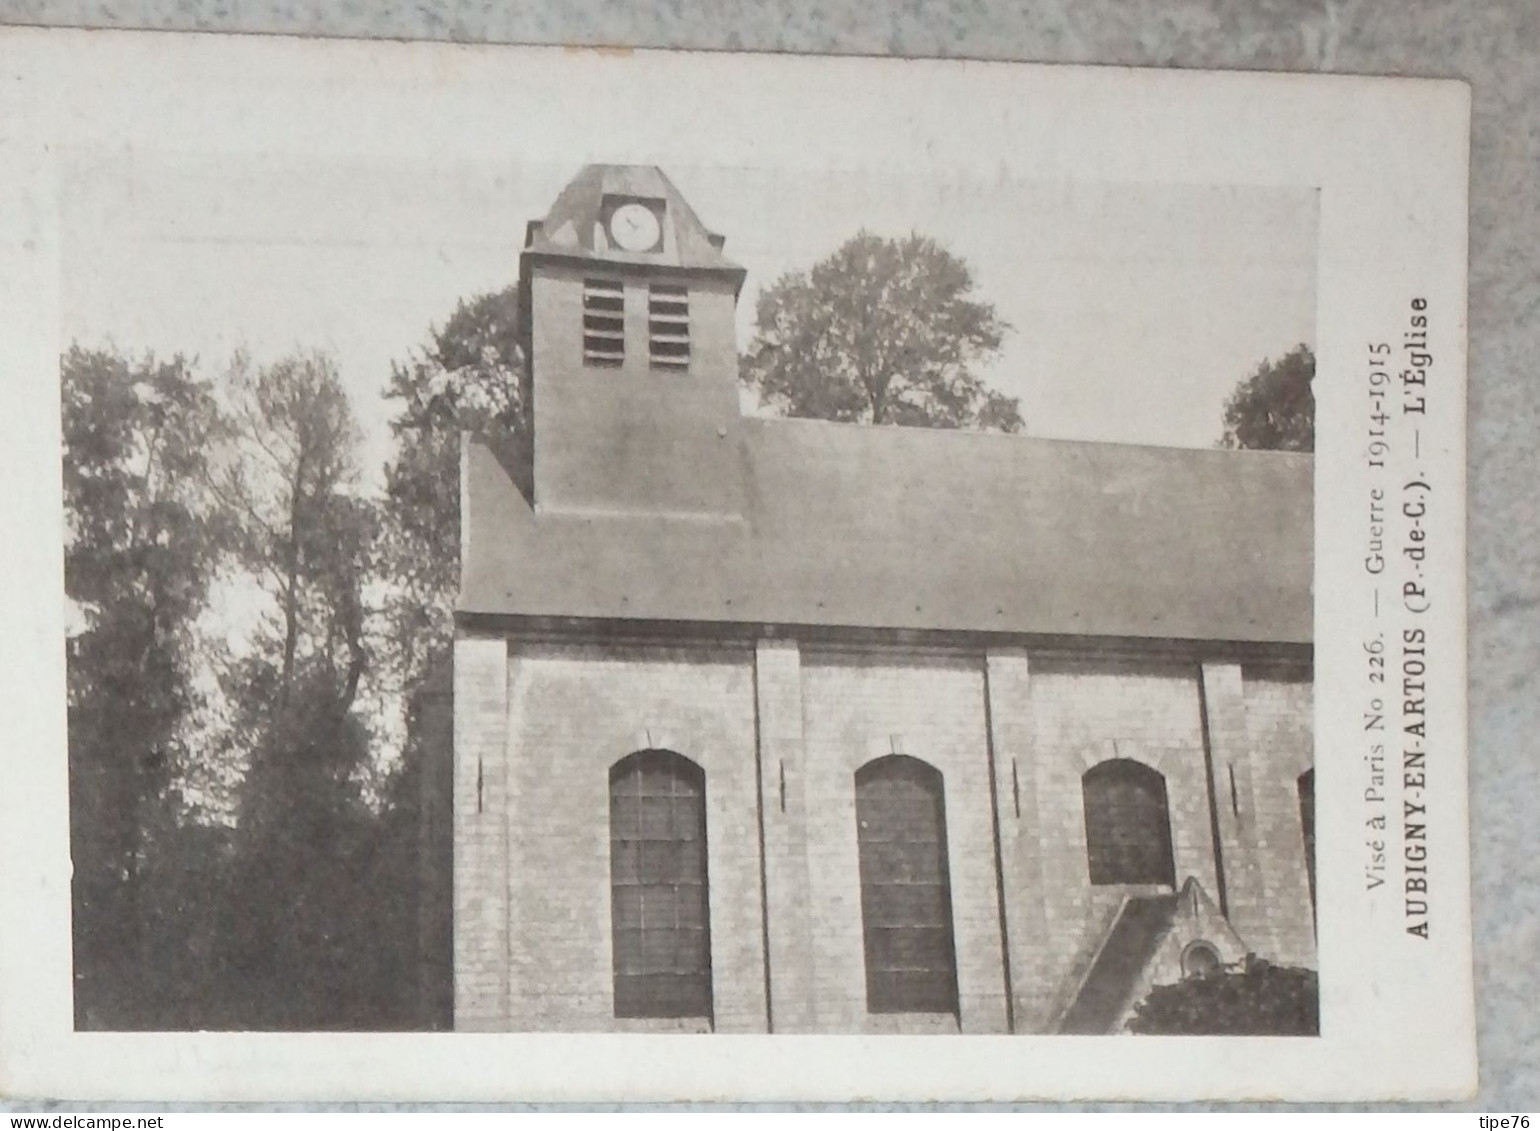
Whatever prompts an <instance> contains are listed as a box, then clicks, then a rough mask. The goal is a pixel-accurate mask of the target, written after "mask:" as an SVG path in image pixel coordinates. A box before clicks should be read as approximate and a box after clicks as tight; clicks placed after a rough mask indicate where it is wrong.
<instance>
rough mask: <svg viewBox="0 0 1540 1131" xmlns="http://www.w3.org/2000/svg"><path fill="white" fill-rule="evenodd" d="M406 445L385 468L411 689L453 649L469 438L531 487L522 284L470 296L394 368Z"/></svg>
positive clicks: (398, 615) (401, 655)
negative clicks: (464, 436) (463, 437)
mask: <svg viewBox="0 0 1540 1131" xmlns="http://www.w3.org/2000/svg"><path fill="white" fill-rule="evenodd" d="M385 396H386V397H387V398H388V399H390V400H393V401H396V402H398V404H399V408H398V410H397V412H396V416H395V418H394V419H393V420H392V421H391V425H390V427H391V432H392V433H393V435H394V436H395V440H396V451H395V455H394V456H393V458H392V459H391V460H390V462H389V463H388V464H387V465H386V468H385V501H384V527H385V536H384V544H383V546H382V553H383V561H384V569H385V573H386V576H388V578H389V580H390V583H391V586H392V588H393V591H394V592H393V595H392V598H391V601H390V613H389V617H390V622H391V635H392V638H393V641H394V652H395V657H396V659H397V660H398V662H399V668H400V676H401V679H402V682H403V684H404V685H407V686H415V685H416V684H418V683H419V682H420V681H421V680H422V679H423V678H424V676H425V674H426V673H427V671H428V670H429V669H430V668H431V667H432V666H433V664H432V661H433V658H434V655H435V654H436V653H437V652H439V651H441V650H443V649H447V648H448V646H449V642H450V640H451V639H452V636H453V631H454V626H453V616H454V599H455V594H456V592H457V591H458V589H459V584H460V561H459V546H460V434H461V433H462V432H470V433H472V434H473V435H475V436H476V437H477V438H479V439H482V440H484V441H486V442H488V443H490V444H492V445H493V447H494V448H495V449H497V450H498V451H499V453H500V454H501V455H503V456H504V457H505V462H506V463H507V464H508V465H509V467H510V470H511V471H512V472H513V473H514V477H515V479H516V480H517V481H519V482H520V483H521V485H522V486H524V488H525V489H526V491H527V490H528V489H529V475H528V463H529V460H528V452H529V434H530V433H529V421H528V407H529V387H528V381H527V374H526V370H525V365H524V355H523V350H522V348H521V347H520V344H519V332H518V288H517V287H516V286H514V287H509V288H507V289H505V290H502V291H497V292H494V293H491V294H483V295H478V296H476V297H474V298H471V299H469V300H465V301H462V302H461V303H460V304H459V305H458V306H457V307H456V308H455V311H454V313H453V314H452V315H450V317H449V320H448V321H447V322H445V323H444V325H443V327H442V328H434V329H432V330H430V332H429V340H428V343H427V345H426V346H425V347H424V349H423V350H422V352H421V353H419V354H418V355H417V356H415V357H413V358H412V359H411V360H410V361H408V362H407V363H405V364H397V365H394V366H392V368H391V375H390V382H389V384H388V385H387V387H386V390H385Z"/></svg>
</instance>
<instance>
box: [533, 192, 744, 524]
mask: <svg viewBox="0 0 1540 1131" xmlns="http://www.w3.org/2000/svg"><path fill="white" fill-rule="evenodd" d="M722 244H723V239H722V237H721V236H719V235H716V234H714V233H712V232H710V231H708V230H707V229H706V227H705V226H704V225H703V224H702V223H701V222H700V219H699V218H698V217H697V216H696V215H695V212H694V211H693V210H692V209H691V208H690V206H689V204H687V203H686V202H685V200H684V198H683V197H682V196H681V195H680V194H679V190H678V189H676V188H675V187H674V185H673V182H671V181H670V180H669V179H668V178H667V177H666V176H664V174H663V172H662V171H661V170H659V169H657V168H654V167H652V166H635V165H589V166H587V167H586V168H584V169H583V170H582V172H580V173H579V174H578V175H577V176H576V177H575V178H574V179H573V180H572V182H571V183H570V184H568V185H567V187H566V188H565V189H563V190H562V193H561V195H560V196H559V197H557V199H556V203H555V204H554V205H552V207H551V210H550V213H549V214H548V215H547V216H546V217H545V219H544V220H537V221H534V222H532V223H531V224H530V225H529V230H528V233H527V235H526V238H525V243H524V251H523V254H522V255H521V257H520V263H519V278H520V283H521V288H520V293H521V296H522V299H521V301H522V303H523V311H522V315H523V319H522V325H523V327H524V331H523V332H524V350H525V356H526V358H527V359H528V363H529V365H530V372H531V385H532V395H533V424H534V503H535V508H536V510H537V511H539V512H541V513H544V514H552V515H557V514H564V513H565V514H572V515H582V514H592V515H612V516H616V515H618V516H624V515H626V514H635V515H637V516H638V517H642V516H649V517H665V518H666V517H676V518H693V519H708V520H709V519H713V518H715V519H723V520H731V519H734V518H737V517H739V516H741V514H742V501H743V474H742V467H741V457H740V455H739V436H738V427H739V425H738V419H739V413H738V382H737V377H738V350H737V340H736V334H735V329H734V309H735V307H736V305H737V299H738V292H739V290H740V289H741V287H742V286H743V279H744V270H743V268H742V267H739V266H738V265H737V264H735V263H733V262H732V261H731V260H729V259H728V258H727V257H726V256H724V255H723V254H722Z"/></svg>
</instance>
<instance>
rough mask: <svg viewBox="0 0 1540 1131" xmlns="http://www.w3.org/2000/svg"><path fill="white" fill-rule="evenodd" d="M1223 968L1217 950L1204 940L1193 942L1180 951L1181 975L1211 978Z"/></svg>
mask: <svg viewBox="0 0 1540 1131" xmlns="http://www.w3.org/2000/svg"><path fill="white" fill-rule="evenodd" d="M1223 969H1224V963H1222V962H1221V961H1220V960H1219V952H1218V951H1217V950H1215V949H1214V948H1213V947H1212V946H1210V945H1209V944H1208V943H1206V942H1201V941H1200V942H1195V943H1192V944H1191V945H1189V946H1188V947H1187V949H1186V950H1184V951H1182V977H1184V978H1212V977H1213V976H1214V975H1215V974H1218V973H1219V972H1220V971H1222V970H1223Z"/></svg>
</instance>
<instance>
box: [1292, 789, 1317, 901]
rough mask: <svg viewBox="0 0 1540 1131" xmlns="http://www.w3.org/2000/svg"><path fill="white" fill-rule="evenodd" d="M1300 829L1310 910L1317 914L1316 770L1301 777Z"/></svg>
mask: <svg viewBox="0 0 1540 1131" xmlns="http://www.w3.org/2000/svg"><path fill="white" fill-rule="evenodd" d="M1295 784H1296V787H1297V788H1298V790H1299V827H1300V830H1301V831H1302V832H1303V833H1304V836H1305V878H1306V879H1307V880H1309V881H1310V910H1311V912H1312V914H1313V913H1314V912H1315V770H1314V768H1311V769H1308V770H1306V771H1305V772H1304V773H1302V774H1300V775H1299V781H1298V782H1297V783H1295Z"/></svg>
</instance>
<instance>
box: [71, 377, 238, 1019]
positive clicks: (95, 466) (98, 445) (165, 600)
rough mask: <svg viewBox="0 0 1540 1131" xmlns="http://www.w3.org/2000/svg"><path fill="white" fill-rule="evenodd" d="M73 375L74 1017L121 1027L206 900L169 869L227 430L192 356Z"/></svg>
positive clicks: (221, 533)
mask: <svg viewBox="0 0 1540 1131" xmlns="http://www.w3.org/2000/svg"><path fill="white" fill-rule="evenodd" d="M60 382H61V390H62V397H63V439H64V450H63V478H64V507H65V523H66V536H65V566H64V570H65V592H66V594H67V596H68V597H69V598H70V600H71V601H72V602H73V603H74V606H75V609H76V616H77V618H78V622H79V623H77V624H76V626H75V628H76V631H74V633H73V635H72V636H71V637H70V639H69V643H68V650H67V656H68V709H69V719H68V726H69V761H70V837H71V841H70V846H71V856H72V860H73V864H74V882H73V894H74V948H75V1019H76V1024H77V1025H78V1026H80V1027H83V1028H121V1027H128V1026H130V1025H133V1024H134V1023H135V1022H136V1021H141V1020H148V1018H146V1017H145V1016H144V1015H145V1010H144V1003H145V1000H146V998H153V996H154V994H153V987H154V986H155V985H156V983H157V982H158V981H160V979H159V978H158V976H157V970H158V960H157V955H158V954H159V953H161V952H162V950H163V949H164V941H165V930H166V928H168V927H170V928H171V929H176V924H177V916H178V914H179V906H178V905H179V904H180V903H181V902H182V901H183V900H184V899H185V898H189V897H188V896H187V895H186V893H185V892H177V893H172V892H169V891H166V890H163V889H162V888H161V887H160V886H159V885H158V883H157V882H156V879H155V878H154V877H155V876H156V874H157V869H158V868H160V866H161V864H162V863H163V860H162V854H161V852H160V849H161V848H162V847H163V846H164V845H165V844H166V842H167V841H168V840H169V839H173V838H174V836H175V829H176V827H177V821H176V815H175V813H176V808H177V804H176V797H175V795H174V786H175V781H176V771H177V767H178V766H180V765H183V764H185V762H186V761H187V759H188V757H189V754H190V752H189V750H188V742H187V730H188V725H189V720H190V717H191V715H192V713H193V712H194V710H195V709H196V707H197V704H198V701H199V695H198V692H197V690H196V688H195V686H194V678H193V676H194V669H195V667H196V665H197V652H198V640H197V637H196V634H195V631H194V623H195V621H196V620H197V617H198V616H199V614H200V613H201V612H202V611H203V609H204V607H205V605H206V604H207V601H208V596H209V588H210V584H211V580H212V578H213V575H214V573H215V571H216V569H217V567H218V565H219V563H220V561H221V559H222V558H223V556H224V553H225V549H226V546H227V544H228V539H227V534H228V528H227V526H226V524H225V523H224V522H223V521H222V517H221V516H220V515H219V513H218V511H217V508H216V507H215V506H214V505H213V503H212V501H211V499H210V496H209V494H208V490H207V483H208V474H207V473H208V459H209V452H210V451H211V450H212V449H213V448H214V447H215V446H216V445H217V444H218V442H219V441H220V438H221V435H222V433H223V428H224V424H223V421H222V420H221V417H220V414H219V411H218V409H217V407H216V404H215V401H214V397H213V393H212V390H211V389H210V387H209V386H208V385H207V384H206V383H204V382H202V381H200V380H198V379H197V378H195V377H194V376H193V374H192V372H191V369H190V366H189V365H188V363H187V362H186V361H185V360H184V359H183V358H180V357H175V358H172V359H171V360H169V361H156V360H155V359H154V358H149V357H146V358H143V359H130V358H126V357H124V356H122V355H119V354H116V353H112V352H107V351H100V350H83V349H79V348H72V349H71V350H70V351H69V352H68V353H66V354H65V355H64V356H63V358H61V363H60ZM183 879H184V880H185V881H186V882H187V883H190V884H193V885H194V886H197V885H198V884H199V882H200V881H198V880H197V879H196V878H187V877H183ZM147 990H149V992H147Z"/></svg>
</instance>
